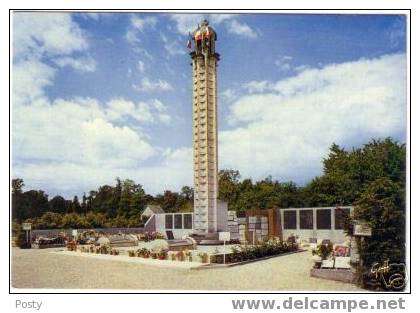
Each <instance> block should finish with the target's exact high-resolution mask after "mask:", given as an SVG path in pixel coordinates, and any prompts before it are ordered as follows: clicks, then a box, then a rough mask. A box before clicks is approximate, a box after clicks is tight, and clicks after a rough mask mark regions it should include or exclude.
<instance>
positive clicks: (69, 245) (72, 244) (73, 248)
mask: <svg viewBox="0 0 420 313" xmlns="http://www.w3.org/2000/svg"><path fill="white" fill-rule="evenodd" d="M67 250H68V251H76V250H77V244H76V241H74V240H71V241H69V242H68V243H67Z"/></svg>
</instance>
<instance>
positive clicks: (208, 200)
mask: <svg viewBox="0 0 420 313" xmlns="http://www.w3.org/2000/svg"><path fill="white" fill-rule="evenodd" d="M192 39H193V41H194V51H192V52H191V53H190V55H191V58H192V63H191V65H192V67H193V73H192V74H193V151H194V152H193V153H194V231H195V232H196V233H207V234H208V233H217V232H219V231H224V230H225V229H226V227H227V226H226V225H227V207H226V205H223V204H221V203H220V202H219V203H218V200H217V195H218V182H217V179H218V144H217V75H216V69H217V62H218V60H219V55H218V54H217V53H216V52H215V48H216V47H215V41H216V39H217V35H216V32H215V31H214V30H213V29H212V28H211V27H210V26H209V23H208V21H206V20H204V21H203V22H202V23H201V24H200V26H198V28H197V29H196V30H195V31H194V32H193V35H192Z"/></svg>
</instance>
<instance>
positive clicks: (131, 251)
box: [127, 250, 136, 257]
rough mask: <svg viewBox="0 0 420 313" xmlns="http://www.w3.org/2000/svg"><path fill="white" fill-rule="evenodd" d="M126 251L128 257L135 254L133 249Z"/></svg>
mask: <svg viewBox="0 0 420 313" xmlns="http://www.w3.org/2000/svg"><path fill="white" fill-rule="evenodd" d="M127 252H128V256H129V257H134V256H136V253H135V252H134V250H128V251H127Z"/></svg>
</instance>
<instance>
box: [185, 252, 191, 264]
mask: <svg viewBox="0 0 420 313" xmlns="http://www.w3.org/2000/svg"><path fill="white" fill-rule="evenodd" d="M185 257H186V258H188V261H189V262H192V252H191V251H185Z"/></svg>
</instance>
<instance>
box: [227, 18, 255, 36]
mask: <svg viewBox="0 0 420 313" xmlns="http://www.w3.org/2000/svg"><path fill="white" fill-rule="evenodd" d="M228 32H229V33H232V34H235V35H239V36H243V37H248V38H257V37H258V33H257V31H255V30H254V29H252V28H251V27H250V26H249V25H248V24H246V23H240V22H238V21H237V20H232V21H231V22H230V23H229V27H228Z"/></svg>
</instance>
